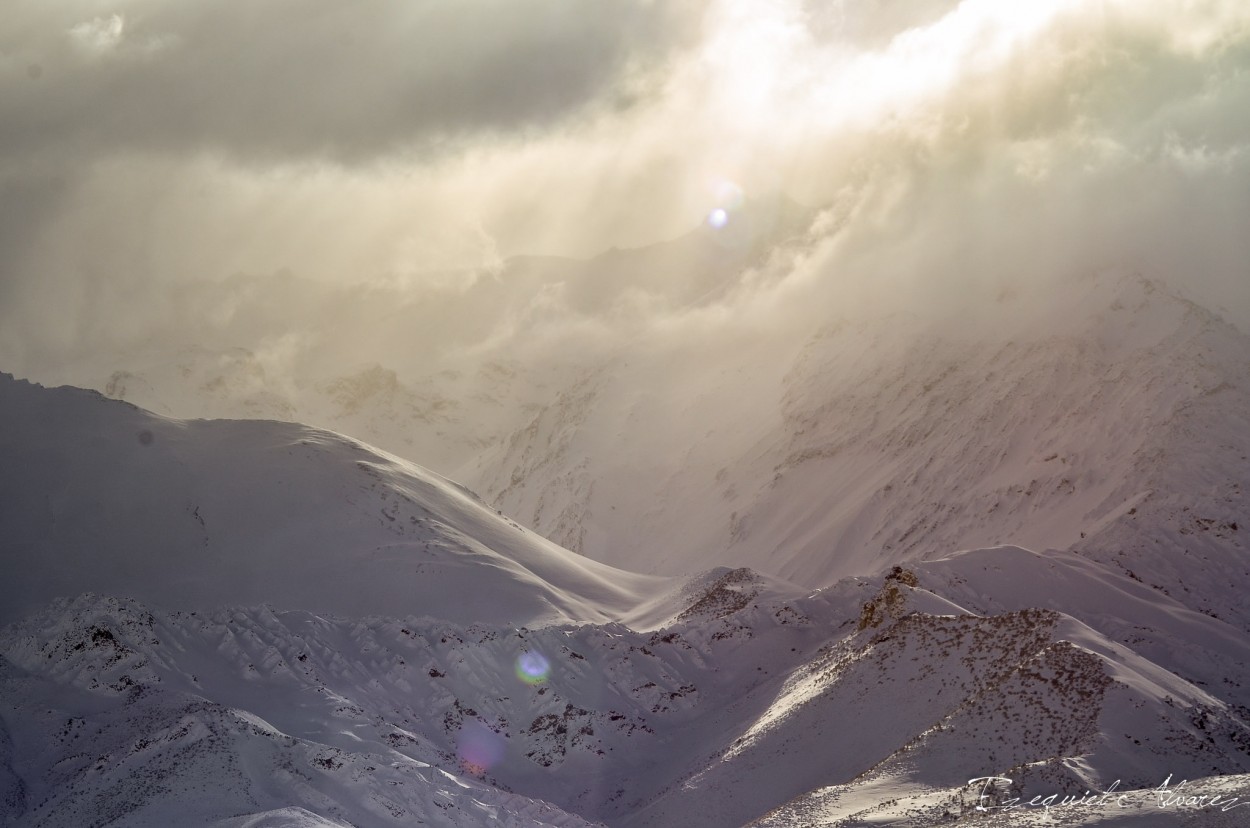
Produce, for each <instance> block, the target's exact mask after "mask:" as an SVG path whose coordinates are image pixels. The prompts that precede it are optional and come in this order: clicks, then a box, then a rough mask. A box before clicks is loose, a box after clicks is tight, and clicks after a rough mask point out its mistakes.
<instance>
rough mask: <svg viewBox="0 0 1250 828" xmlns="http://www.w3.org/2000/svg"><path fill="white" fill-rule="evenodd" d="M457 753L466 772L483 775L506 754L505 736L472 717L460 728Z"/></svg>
mask: <svg viewBox="0 0 1250 828" xmlns="http://www.w3.org/2000/svg"><path fill="white" fill-rule="evenodd" d="M456 754H457V756H458V757H459V759H460V767H461V768H463V769H464V771H465V772H466V773H470V774H472V775H474V776H483V775H485V773H486V772H487V771H489V770H490V769H491V768H493V767H494V766H495V765H497V764H499V762H500V760H501V759H503V755H504V742H503V737H502V736H500V735H499V734H498V733H496V732H495V731H493V730H491V729H490V728H489V727H487V726H486V725H484V724H482V723H481V722H479V721H476V720H474V719H470V720H468V721H466V722H465V723H464V724H463V725H462V726H461V728H460V735H459V738H457V740H456Z"/></svg>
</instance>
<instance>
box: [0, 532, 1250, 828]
mask: <svg viewBox="0 0 1250 828" xmlns="http://www.w3.org/2000/svg"><path fill="white" fill-rule="evenodd" d="M964 557H965V558H968V560H967V561H965V562H964V563H963V564H961V563H960V560H959V559H955V560H953V561H948V562H946V563H945V564H944V567H945V570H944V572H945V573H946V575H947V576H952V575H956V574H958V573H960V572H964V573H967V574H971V573H973V572H975V571H977V569H978V568H979V567H980V557H978V556H976V555H973V556H964ZM961 567H962V568H961ZM916 577H919V578H920V579H921V580H920V581H919V582H918V586H915V587H913V586H911V583H912V582H913V581H914V580H915V578H916ZM929 577H930V576H929V575H928V574H926V573H924V572H921V573H919V574H918V575H915V574H913V573H910V572H906V571H904V572H901V573H899V574H897V575H894V576H891V577H889V578H887V579H885V580H884V581H882V580H875V581H865V580H850V581H847V582H844V583H842V584H839V585H838V586H837V587H834V588H831V589H829V590H825V591H821V592H818V593H814V594H806V595H805V594H803V593H801V592H796V591H795V590H794V589H793V588H791V587H787V586H786V585H784V584H779V583H777V582H773V581H769V580H767V579H762V578H760V577H758V576H756V575H754V574H753V573H751V572H749V571H747V570H720V571H716V572H710V573H706V574H705V575H704V576H701V577H700V578H697V579H694V580H692V581H691V582H689V583H688V584H687V585H686V586H685V587H684V588H682V589H678V590H677V591H676V594H675V595H671V596H668V598H667V599H666V600H669V607H668V614H667V617H663V613H661V614H657V615H656V616H655V617H654V619H653V620H654V621H655V622H656V623H659V624H661V626H659V627H658V628H656V629H654V630H652V631H635V630H632V629H630V628H629V627H626V626H624V625H622V624H606V625H589V624H567V623H565V624H558V625H554V626H544V627H539V628H530V627H515V626H501V625H494V624H488V623H475V624H468V625H463V624H455V623H451V622H447V621H443V620H437V619H432V618H428V617H415V616H408V617H401V618H385V617H365V618H358V619H348V618H336V617H331V616H325V615H317V614H313V613H310V612H307V611H300V610H297V611H275V610H272V609H269V608H267V607H258V608H252V609H243V608H234V609H220V610H215V611H210V612H196V613H186V612H167V611H163V610H157V609H152V608H149V607H146V606H144V605H142V604H140V603H138V602H135V601H132V600H118V599H111V598H104V597H99V596H94V595H84V596H81V597H79V598H77V599H74V600H66V601H59V602H54V603H53V604H51V605H50V606H48V607H47V608H46V609H45V610H44V611H42V612H39V613H36V614H34V615H32V616H31V617H29V618H28V619H26V620H25V621H23V622H21V623H18V624H14V625H11V626H9V627H8V628H6V629H4V630H3V631H2V632H0V659H3V661H2V662H0V664H2V665H3V669H2V671H0V719H2V721H3V725H4V731H5V733H6V739H5V741H4V742H3V744H2V745H0V747H2V748H3V750H4V755H3V756H2V757H0V759H2V761H0V769H4V770H5V771H6V773H5V774H0V782H2V781H3V780H4V778H8V779H9V780H16V782H14V783H11V784H10V789H9V791H8V794H7V801H8V805H7V807H8V808H9V811H7V812H6V814H7V816H8V817H9V821H10V822H12V823H13V824H16V825H20V826H27V825H78V824H82V818H83V816H84V815H86V814H92V815H95V816H109V817H112V818H115V819H116V824H119V825H149V824H150V825H159V824H168V820H169V819H170V815H171V814H178V815H179V820H178V822H179V824H196V825H223V826H224V825H234V824H241V825H242V824H249V825H250V824H255V823H252V822H247V821H246V820H248V819H256V820H259V819H262V818H263V819H268V820H271V821H272V824H275V825H320V824H331V825H340V824H341V825H359V826H374V825H378V826H381V825H410V824H413V822H414V820H418V821H419V820H425V821H427V822H428V823H429V824H436V825H479V824H497V823H490V822H489V819H490V818H491V817H492V816H497V817H498V818H499V819H500V821H501V823H502V824H505V825H545V824H550V825H569V826H572V825H580V824H583V823H581V822H579V821H578V817H580V818H584V819H587V820H589V821H592V822H603V823H606V824H608V825H613V826H642V825H690V826H708V828H718V827H720V826H736V825H743V824H746V823H748V822H751V821H752V820H755V819H764V822H763V823H762V824H769V825H810V824H820V823H819V822H817V821H816V820H815V819H814V818H812V814H816V813H821V814H827V815H831V822H830V824H832V818H833V817H834V816H837V815H838V814H841V815H842V816H846V815H848V814H853V813H857V812H859V811H871V810H874V809H875V810H877V811H878V812H880V811H881V810H883V809H884V810H885V811H887V812H888V810H889V809H888V807H884V805H883V803H885V804H887V805H888V803H889V802H890V801H892V800H899V801H907V802H909V807H910V808H912V809H919V810H921V811H923V812H924V813H927V814H928V816H929V817H937V816H940V815H941V814H942V813H944V812H946V811H948V810H951V809H952V808H953V809H955V812H958V811H959V809H960V807H961V806H960V805H959V803H960V797H961V796H962V797H963V800H964V802H965V804H966V802H967V801H968V791H967V790H965V789H964V788H965V783H966V782H967V781H968V780H969V779H972V778H975V777H978V776H983V775H1002V776H1008V777H1011V778H1013V779H1014V780H1016V781H1017V782H1018V784H1019V786H1020V788H1021V790H1022V791H1025V792H1028V793H1029V794H1030V795H1032V793H1033V792H1048V791H1050V790H1061V791H1072V790H1076V789H1081V790H1083V789H1084V788H1085V787H1089V786H1096V785H1103V786H1107V785H1110V784H1111V783H1112V782H1113V781H1114V780H1115V779H1121V780H1122V781H1123V785H1122V787H1125V788H1128V787H1147V788H1148V787H1154V786H1156V785H1157V784H1158V783H1159V782H1161V781H1162V780H1163V779H1164V778H1165V777H1166V776H1167V774H1169V773H1171V774H1175V775H1176V778H1177V779H1179V778H1181V777H1182V776H1183V777H1185V778H1190V779H1196V778H1199V777H1205V776H1210V775H1211V774H1212V773H1220V774H1230V773H1239V772H1240V773H1244V772H1246V771H1247V770H1250V726H1248V725H1247V717H1246V715H1245V711H1246V708H1245V707H1239V706H1237V705H1236V704H1233V703H1230V702H1229V701H1227V700H1225V698H1221V697H1220V695H1221V694H1222V695H1223V696H1225V697H1227V696H1228V695H1229V693H1230V692H1234V691H1231V690H1230V687H1229V686H1227V685H1226V686H1223V687H1217V688H1212V689H1211V691H1210V692H1208V689H1204V688H1202V687H1200V686H1199V685H1198V682H1197V681H1192V680H1186V679H1185V678H1183V677H1181V676H1178V675H1176V674H1175V673H1173V672H1172V671H1171V670H1170V669H1168V667H1165V666H1164V665H1165V664H1167V662H1166V661H1165V662H1163V663H1156V662H1154V661H1151V660H1148V659H1146V658H1143V657H1141V656H1140V655H1139V654H1137V653H1135V652H1133V651H1132V650H1131V649H1129V648H1127V647H1124V646H1121V645H1119V644H1116V643H1115V642H1113V641H1111V640H1109V639H1108V638H1107V637H1106V636H1105V635H1103V634H1102V633H1101V632H1099V631H1097V630H1095V629H1094V628H1092V627H1090V626H1089V625H1087V624H1084V623H1082V622H1080V621H1078V620H1076V619H1075V618H1073V617H1071V616H1069V615H1066V614H1064V613H1061V612H1057V611H1054V610H1037V609H1030V610H1022V611H1015V612H1005V613H1000V614H997V615H989V616H979V615H973V614H970V613H968V612H967V611H966V610H965V609H964V608H962V607H960V606H958V605H957V604H955V603H953V602H951V601H950V600H947V599H945V598H943V597H941V596H940V595H939V594H937V593H935V592H931V591H929V589H927V588H926V586H928V578H929ZM1107 577H1108V579H1110V580H1112V581H1114V579H1116V578H1118V577H1120V576H1117V575H1114V574H1113V573H1112V574H1108V576H1107ZM941 583H942V582H941V581H940V579H937V578H935V587H936V588H938V589H939V591H940V589H941V588H942V587H941ZM865 603H867V604H869V605H871V606H872V609H871V610H868V611H866V610H865V609H864V604H865ZM681 607H684V608H685V609H680V608H681ZM1207 621H1210V622H1211V623H1212V624H1217V623H1218V622H1214V621H1212V620H1211V619H1207ZM1170 630H1171V632H1172V633H1173V634H1177V633H1178V632H1179V631H1183V630H1184V624H1179V625H1173V626H1172V627H1170ZM1209 631H1210V630H1208V632H1209ZM1207 646H1208V647H1209V649H1210V650H1211V652H1213V653H1215V654H1217V655H1219V656H1220V657H1222V658H1224V659H1225V661H1226V663H1227V664H1232V665H1244V664H1250V645H1248V644H1247V643H1246V642H1245V641H1244V640H1243V639H1241V638H1237V637H1232V638H1228V639H1226V640H1224V641H1222V642H1220V641H1215V642H1211V643H1208V645H1207ZM1165 655H1166V654H1165ZM1169 666H1170V665H1169ZM538 667H543V668H545V669H538ZM1238 669H1242V670H1244V669H1245V668H1244V667H1241V668H1238ZM1235 692H1236V693H1242V692H1243V691H1241V690H1236V691H1235ZM1217 781H1218V780H1217ZM1211 784H1216V783H1214V782H1213V783H1211ZM1219 784H1221V785H1225V786H1226V787H1227V786H1234V785H1235V782H1228V781H1221V782H1219ZM1078 792H1079V790H1078ZM852 805H854V806H855V807H853V808H851V809H850V810H849V811H848V810H847V808H848V807H850V806H852ZM769 814H772V816H768V815H769ZM839 818H840V817H839ZM232 819H233V820H238V822H237V823H236V822H231V821H230V820H232ZM162 820H165V821H166V822H164V823H162ZM284 820H285V821H284ZM317 820H322V822H318V821H317ZM259 824H269V823H264V822H261V823H259ZM1017 824H1026V823H1017Z"/></svg>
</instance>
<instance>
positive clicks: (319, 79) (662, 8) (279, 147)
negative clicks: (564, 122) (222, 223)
mask: <svg viewBox="0 0 1250 828" xmlns="http://www.w3.org/2000/svg"><path fill="white" fill-rule="evenodd" d="M678 5H679V4H670V3H647V2H640V1H639V0H596V2H584V0H529V1H528V2H516V0H393V1H392V0H365V2H354V3H343V2H339V1H338V0H268V1H267V2H262V3H257V2H248V0H219V1H218V2H209V3H195V2H173V0H134V1H133V2H120V3H118V4H116V5H115V6H114V7H112V8H110V7H108V6H102V5H101V4H99V3H88V2H70V3H47V2H41V1H40V0H34V1H26V2H21V1H19V2H18V3H16V6H14V5H12V4H11V5H10V7H9V8H8V9H7V10H6V12H5V15H4V20H3V22H0V50H2V51H0V61H2V62H0V153H3V154H4V155H5V156H7V157H10V158H12V157H14V156H15V155H16V156H22V155H34V154H42V153H45V152H49V151H52V152H55V153H56V155H57V156H58V157H62V158H74V157H76V156H81V155H87V156H90V155H94V154H98V153H101V152H106V151H111V150H119V149H133V150H145V151H150V150H156V151H174V152H178V151H182V150H188V149H190V150H197V149H207V150H212V151H219V152H223V153H227V154H230V155H233V156H238V157H243V158H244V159H247V158H249V157H259V158H261V159H264V160H270V159H274V158H277V159H282V158H284V157H287V156H292V155H293V156H308V155H314V156H317V155H326V156H330V157H333V158H336V159H348V160H352V159H360V158H367V157H369V156H372V155H374V154H377V153H386V152H390V151H393V150H396V149H399V148H406V147H410V146H413V145H416V146H425V147H427V148H428V147H431V146H433V145H435V144H437V143H438V142H442V141H447V140H454V139H455V138H456V137H458V136H463V135H464V134H466V133H470V134H471V133H476V132H482V131H487V132H491V131H504V130H515V129H517V128H519V127H540V126H542V125H545V124H549V123H551V122H553V121H558V120H560V119H563V118H567V117H569V116H570V115H573V114H575V113H578V112H579V111H581V110H583V109H585V108H587V107H592V108H593V107H600V106H604V107H619V106H623V105H626V104H627V103H628V101H629V100H630V99H631V97H632V96H636V95H638V94H640V92H641V91H642V90H643V89H644V87H645V84H646V78H647V76H648V73H650V72H652V71H654V70H656V69H657V68H658V67H660V66H662V65H663V63H664V61H665V60H666V59H667V57H668V56H669V55H670V53H671V52H672V51H673V50H674V49H677V48H679V47H680V46H682V45H683V44H685V43H687V42H688V41H689V40H690V39H691V38H692V36H693V35H694V34H695V32H696V30H697V23H698V20H697V14H696V13H694V12H695V11H696V10H695V7H694V5H693V4H680V5H681V10H680V11H679V10H678V9H677V6H678Z"/></svg>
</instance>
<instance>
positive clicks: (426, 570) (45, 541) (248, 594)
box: [0, 375, 664, 624]
mask: <svg viewBox="0 0 1250 828" xmlns="http://www.w3.org/2000/svg"><path fill="white" fill-rule="evenodd" d="M0 411H3V412H4V428H3V429H2V430H0V457H2V458H3V468H4V470H5V471H4V474H3V475H0V527H3V538H4V545H5V557H6V566H7V569H8V572H9V574H8V576H7V577H6V578H5V579H4V583H3V585H2V586H0V597H2V600H0V620H3V621H13V620H16V619H18V618H20V617H22V616H23V615H24V614H25V613H27V612H29V611H31V610H33V609H35V608H38V607H40V606H42V605H43V604H44V603H46V602H47V601H48V600H50V599H51V598H53V597H56V596H58V595H75V594H78V593H80V592H84V591H93V592H103V593H107V594H124V595H129V596H133V597H136V598H138V599H140V600H144V601H151V602H155V603H158V604H162V605H165V606H170V607H178V608H188V609H189V608H198V607H214V606H221V605H228V604H252V603H260V602H271V603H273V604H274V605H276V606H286V607H298V608H301V609H308V610H313V611H326V612H338V613H348V614H355V615H359V614H363V613H369V612H383V613H389V614H409V613H416V614H420V615H430V616H433V617H437V618H442V619H445V620H451V621H462V622H466V623H467V622H468V621H470V620H481V621H493V622H500V623H502V622H513V623H517V624H526V623H533V622H535V621H539V620H551V619H563V620H578V621H601V620H609V619H610V618H612V617H615V616H617V615H619V614H621V613H623V612H625V611H627V610H630V609H632V608H633V607H634V606H635V605H636V604H637V603H638V601H639V600H641V596H644V595H646V594H648V593H650V592H652V591H654V590H655V589H656V584H663V583H664V581H663V580H662V579H657V578H653V577H646V576H634V575H629V574H627V573H624V572H621V571H618V570H614V569H611V568H610V567H607V566H604V565H602V564H598V563H596V562H594V561H591V560H588V559H586V558H584V557H581V556H577V555H574V554H572V553H570V552H567V551H565V550H564V549H561V548H559V547H557V546H556V545H555V544H553V543H551V542H550V541H547V540H544V539H543V538H541V537H539V536H537V535H535V534H534V533H532V532H529V531H527V530H525V529H523V528H521V527H520V526H519V525H517V524H516V523H514V522H512V521H509V520H508V519H506V518H504V517H502V516H500V515H499V514H497V513H496V512H495V511H494V510H492V509H489V508H487V507H486V506H485V505H484V504H482V503H481V502H480V501H479V500H478V499H477V498H476V497H475V496H474V495H473V494H472V493H471V492H469V491H467V490H466V489H463V488H462V487H460V486H458V485H456V484H454V483H451V482H450V481H448V480H446V479H444V478H441V477H439V476H438V475H435V474H433V473H432V472H428V471H426V470H424V469H421V468H420V467H417V466H415V465H413V464H411V463H408V462H406V461H403V460H400V459H399V458H396V457H393V456H390V455H387V454H385V453H382V452H380V451H378V450H374V449H371V448H369V447H367V446H364V445H362V444H360V443H357V442H355V441H353V440H351V439H349V438H346V437H343V436H341V435H339V434H335V433H331V432H326V431H320V430H317V429H312V428H308V427H305V426H300V425H295V424H290V423H276V422H266V421H229V420H206V421H184V420H174V419H169V418H165V417H158V416H155V415H153V414H150V413H148V412H145V411H143V410H141V409H138V408H135V407H134V406H132V405H130V404H128V403H124V402H118V401H114V400H107V399H104V398H103V397H101V396H100V395H99V394H96V393H95V392H90V391H83V390H79V389H74V388H55V389H45V388H42V387H39V386H36V385H32V384H30V383H26V382H23V381H18V380H14V379H13V378H12V377H10V376H8V375H0Z"/></svg>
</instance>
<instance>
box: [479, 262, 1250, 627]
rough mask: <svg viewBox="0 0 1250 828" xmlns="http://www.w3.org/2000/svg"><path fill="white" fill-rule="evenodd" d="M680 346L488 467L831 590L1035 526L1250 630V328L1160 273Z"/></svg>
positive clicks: (561, 533)
mask: <svg viewBox="0 0 1250 828" xmlns="http://www.w3.org/2000/svg"><path fill="white" fill-rule="evenodd" d="M682 358H684V361H682ZM657 359H663V360H667V361H668V363H669V364H668V365H667V366H666V367H665V369H664V373H663V376H665V377H666V378H667V379H668V382H667V383H666V384H664V385H663V386H657V384H656V383H655V382H649V381H648V377H649V376H654V375H657V374H658V373H659V369H658V368H657V366H656V365H655V364H648V363H647V362H646V357H645V356H639V355H636V354H635V355H631V357H630V359H629V360H622V361H620V362H618V363H615V364H613V365H610V366H604V367H602V368H601V369H600V370H597V371H595V372H593V373H590V374H588V375H587V376H586V377H584V378H582V379H580V380H579V381H578V382H576V383H571V384H570V385H569V386H568V387H567V388H566V390H565V391H564V392H563V393H561V394H560V395H558V396H557V397H555V398H554V399H553V400H552V401H551V402H550V403H549V404H548V405H547V406H545V407H544V409H543V410H542V411H540V412H539V413H538V414H537V415H536V416H534V418H533V419H532V420H530V422H528V423H527V424H526V425H525V426H524V427H523V428H520V429H518V430H517V431H516V432H514V433H513V435H512V436H511V437H510V438H509V439H508V440H507V441H506V442H505V443H503V444H500V445H499V446H498V447H496V448H493V449H488V450H487V451H486V452H484V453H483V456H482V459H481V460H480V461H479V464H478V466H477V467H476V468H475V469H473V470H472V471H468V472H466V474H465V475H464V476H465V478H466V479H468V480H470V481H471V485H473V486H474V487H475V489H476V490H478V491H479V492H481V493H482V495H483V496H484V497H485V498H486V499H487V500H488V501H490V502H492V503H495V504H496V505H498V506H499V507H500V508H501V509H503V510H504V511H505V512H506V513H508V514H512V515H514V516H516V517H517V519H518V520H520V521H521V522H523V523H525V524H526V525H529V526H531V527H534V528H535V529H536V530H537V531H539V532H541V533H543V534H545V535H546V536H548V537H551V538H552V539H554V540H556V541H557V542H559V543H562V544H563V545H566V546H568V547H569V548H572V549H576V550H579V551H582V552H583V553H585V554H587V555H590V556H591V557H594V558H596V559H599V560H603V561H607V562H614V563H616V564H618V565H623V566H627V567H630V568H636V569H640V570H642V571H655V572H676V571H682V570H683V569H688V568H697V567H700V566H709V565H712V564H713V563H714V562H720V563H724V564H727V565H731V566H737V565H748V566H753V567H757V568H761V569H764V570H766V571H770V572H774V573H776V574H779V575H781V576H783V577H787V578H790V579H793V580H795V581H798V582H800V583H807V584H811V585H814V586H815V585H820V584H824V583H829V582H830V581H832V580H836V579H837V578H839V577H843V576H847V575H854V574H862V573H866V572H874V571H882V570H883V569H884V568H886V567H889V566H891V565H893V564H896V563H906V562H911V561H916V560H920V559H924V558H927V557H932V556H934V555H936V554H945V553H946V552H949V551H951V550H955V549H965V548H975V547H979V546H988V545H993V544H998V543H1003V542H1011V543H1017V544H1020V545H1023V546H1027V547H1030V548H1035V549H1045V548H1056V549H1075V550H1080V551H1081V552H1082V553H1083V554H1086V555H1089V556H1091V557H1093V558H1095V559H1097V560H1100V561H1102V562H1104V563H1107V564H1109V565H1112V566H1115V567H1117V568H1119V569H1120V570H1121V571H1122V572H1125V573H1127V574H1129V575H1130V577H1133V578H1138V579H1140V580H1141V581H1143V582H1144V583H1147V584H1149V585H1151V586H1153V587H1155V588H1157V589H1159V590H1160V591H1165V590H1166V591H1170V592H1174V593H1176V594H1177V596H1178V597H1179V598H1180V599H1181V600H1182V601H1184V602H1185V603H1186V604H1187V605H1188V606H1190V607H1192V608H1194V609H1197V610H1200V611H1203V612H1208V613H1213V614H1215V615H1217V616H1219V617H1227V618H1231V619H1233V620H1234V621H1235V622H1236V623H1237V624H1239V625H1240V626H1242V627H1243V628H1246V629H1250V604H1247V603H1246V600H1245V596H1244V592H1243V591H1242V590H1240V589H1238V588H1237V587H1235V586H1230V585H1233V584H1236V583H1239V582H1241V581H1242V579H1244V578H1245V577H1247V575H1248V574H1250V571H1248V570H1247V569H1246V566H1245V563H1244V541H1243V535H1244V531H1243V524H1244V523H1245V514H1246V499H1245V492H1246V489H1247V488H1250V462H1248V461H1247V456H1248V455H1250V417H1248V415H1247V412H1250V337H1247V336H1246V335H1244V334H1242V333H1241V332H1240V331H1238V330H1237V329H1236V328H1234V327H1232V326H1231V325H1228V324H1226V323H1224V322H1223V321H1221V320H1220V319H1219V318H1218V317H1216V316H1214V315H1213V314H1211V313H1209V312H1207V311H1205V310H1204V309H1202V308H1201V307H1199V306H1197V305H1194V304H1192V303H1190V302H1188V301H1186V300H1184V299H1181V298H1179V297H1177V296H1176V295H1174V294H1173V293H1171V292H1170V291H1169V290H1167V289H1166V288H1164V287H1162V286H1160V285H1158V284H1156V283H1153V282H1150V281H1148V280H1144V279H1141V278H1139V277H1136V276H1132V275H1117V274H1111V273H1107V274H1101V275H1099V276H1098V277H1095V278H1090V279H1085V280H1080V281H1074V282H1073V283H1072V284H1071V285H1069V290H1067V291H1066V292H1065V294H1064V295H1063V298H1062V299H1060V300H1058V301H1053V304H1052V305H1051V306H1050V307H1038V306H1037V304H1036V302H1035V297H1028V296H1021V297H1016V298H1012V297H1010V296H1004V297H1003V298H1001V300H998V301H995V302H993V303H992V304H991V306H990V307H989V308H988V309H987V310H986V311H985V317H984V318H981V319H971V320H968V321H967V322H966V324H964V325H962V326H961V325H952V324H950V323H949V321H946V320H937V321H934V320H931V319H925V318H924V317H919V316H917V315H915V314H904V313H901V312H883V313H881V314H880V315H878V316H875V317H873V316H866V315H865V316H862V317H861V318H857V321H834V322H831V323H829V324H827V325H825V326H823V327H822V328H821V329H820V330H818V331H816V332H814V333H813V334H812V335H811V336H810V337H808V338H806V339H803V340H790V341H771V342H756V341H750V342H747V343H745V344H744V346H743V347H742V348H741V349H739V350H737V351H734V352H731V353H729V354H727V355H718V354H708V353H703V352H697V351H691V352H689V353H687V354H679V355H676V357H675V356H674V355H673V354H663V355H660V356H659V357H657ZM674 363H676V364H674ZM621 435H629V439H628V440H626V441H622V440H621V439H620V438H621ZM676 550H680V552H677V551H676Z"/></svg>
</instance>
